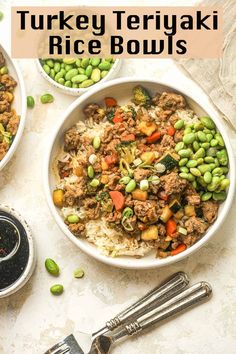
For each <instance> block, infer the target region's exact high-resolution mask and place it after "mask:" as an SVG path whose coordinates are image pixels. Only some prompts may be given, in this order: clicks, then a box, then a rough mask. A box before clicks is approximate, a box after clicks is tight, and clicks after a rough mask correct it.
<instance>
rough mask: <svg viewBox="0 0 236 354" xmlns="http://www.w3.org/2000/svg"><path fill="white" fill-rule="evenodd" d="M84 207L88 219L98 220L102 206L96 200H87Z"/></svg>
mask: <svg viewBox="0 0 236 354" xmlns="http://www.w3.org/2000/svg"><path fill="white" fill-rule="evenodd" d="M83 207H84V209H85V212H86V216H87V218H88V219H91V220H96V219H98V218H99V217H100V204H99V203H98V202H97V201H96V199H94V198H86V199H84V201H83Z"/></svg>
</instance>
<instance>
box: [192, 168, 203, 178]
mask: <svg viewBox="0 0 236 354" xmlns="http://www.w3.org/2000/svg"><path fill="white" fill-rule="evenodd" d="M199 167H200V166H199ZM190 172H191V173H192V175H194V176H196V177H200V176H201V172H200V171H199V168H195V167H192V168H190Z"/></svg>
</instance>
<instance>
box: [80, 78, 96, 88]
mask: <svg viewBox="0 0 236 354" xmlns="http://www.w3.org/2000/svg"><path fill="white" fill-rule="evenodd" d="M93 84H94V81H93V80H91V79H89V80H85V81H83V82H82V83H81V84H80V85H79V87H80V88H86V87H89V86H91V85H93Z"/></svg>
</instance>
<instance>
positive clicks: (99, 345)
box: [45, 282, 212, 354]
mask: <svg viewBox="0 0 236 354" xmlns="http://www.w3.org/2000/svg"><path fill="white" fill-rule="evenodd" d="M211 292H212V289H211V286H210V285H209V284H208V283H206V282H200V283H197V284H195V285H193V286H191V287H190V288H188V289H186V290H183V291H182V292H181V293H180V294H178V295H176V296H174V297H173V298H172V299H170V300H168V301H166V302H165V303H163V304H162V305H160V306H158V307H157V308H154V309H153V308H152V309H151V308H150V307H149V308H147V310H146V312H145V313H144V314H143V315H141V316H139V317H138V318H137V319H136V320H134V321H131V322H130V323H128V324H126V325H125V326H124V327H123V328H121V329H120V330H118V331H116V332H114V333H111V334H107V335H99V336H98V337H96V338H95V339H94V340H93V343H92V346H91V349H90V350H89V352H86V354H108V353H109V351H110V348H111V346H112V344H114V343H115V342H117V341H118V340H120V339H122V338H125V337H127V336H132V335H134V334H137V333H139V332H141V331H143V330H146V329H148V328H150V327H151V326H153V325H154V324H157V323H158V322H160V321H162V320H164V319H167V318H168V317H171V316H173V315H176V314H177V313H179V312H182V311H183V310H185V309H187V308H190V307H192V306H194V305H197V304H198V303H200V302H202V301H203V300H205V299H207V298H209V297H210V295H211ZM66 353H68V354H85V352H83V350H82V349H81V347H80V346H79V344H78V342H77V341H76V339H75V337H74V336H73V335H70V336H68V337H67V338H65V339H64V341H62V342H60V343H58V344H56V345H55V346H54V347H53V348H51V349H50V350H49V351H47V352H46V353H45V354H66Z"/></svg>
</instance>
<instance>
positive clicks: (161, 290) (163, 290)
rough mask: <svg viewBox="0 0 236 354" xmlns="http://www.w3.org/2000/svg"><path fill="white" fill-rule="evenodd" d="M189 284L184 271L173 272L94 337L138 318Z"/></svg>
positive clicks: (94, 335)
mask: <svg viewBox="0 0 236 354" xmlns="http://www.w3.org/2000/svg"><path fill="white" fill-rule="evenodd" d="M188 284H189V278H188V276H187V274H185V273H184V272H178V273H175V274H173V275H172V276H171V277H170V278H168V279H167V280H166V281H165V282H163V283H162V284H161V285H159V286H157V287H156V288H154V289H153V290H152V291H150V292H149V293H148V294H146V295H145V296H143V297H142V298H141V299H139V300H138V301H137V302H135V303H134V304H132V305H131V306H129V307H128V308H127V309H125V310H124V311H122V312H120V313H119V314H118V315H117V316H115V317H114V318H113V319H111V320H110V321H108V322H107V323H106V326H105V327H104V328H102V329H100V330H99V331H97V332H96V333H93V335H92V336H93V337H96V336H98V335H101V334H104V333H106V332H107V331H112V330H114V329H115V328H117V327H119V326H120V325H122V324H124V323H125V322H127V321H128V320H130V319H131V318H137V317H139V316H141V315H142V314H144V312H146V310H147V308H148V309H150V308H154V307H155V308H156V307H157V306H159V305H161V304H163V303H164V302H166V301H167V300H169V299H170V298H172V297H173V296H174V295H176V294H178V293H180V292H181V291H182V290H183V289H184V288H186V287H187V285H188Z"/></svg>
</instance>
